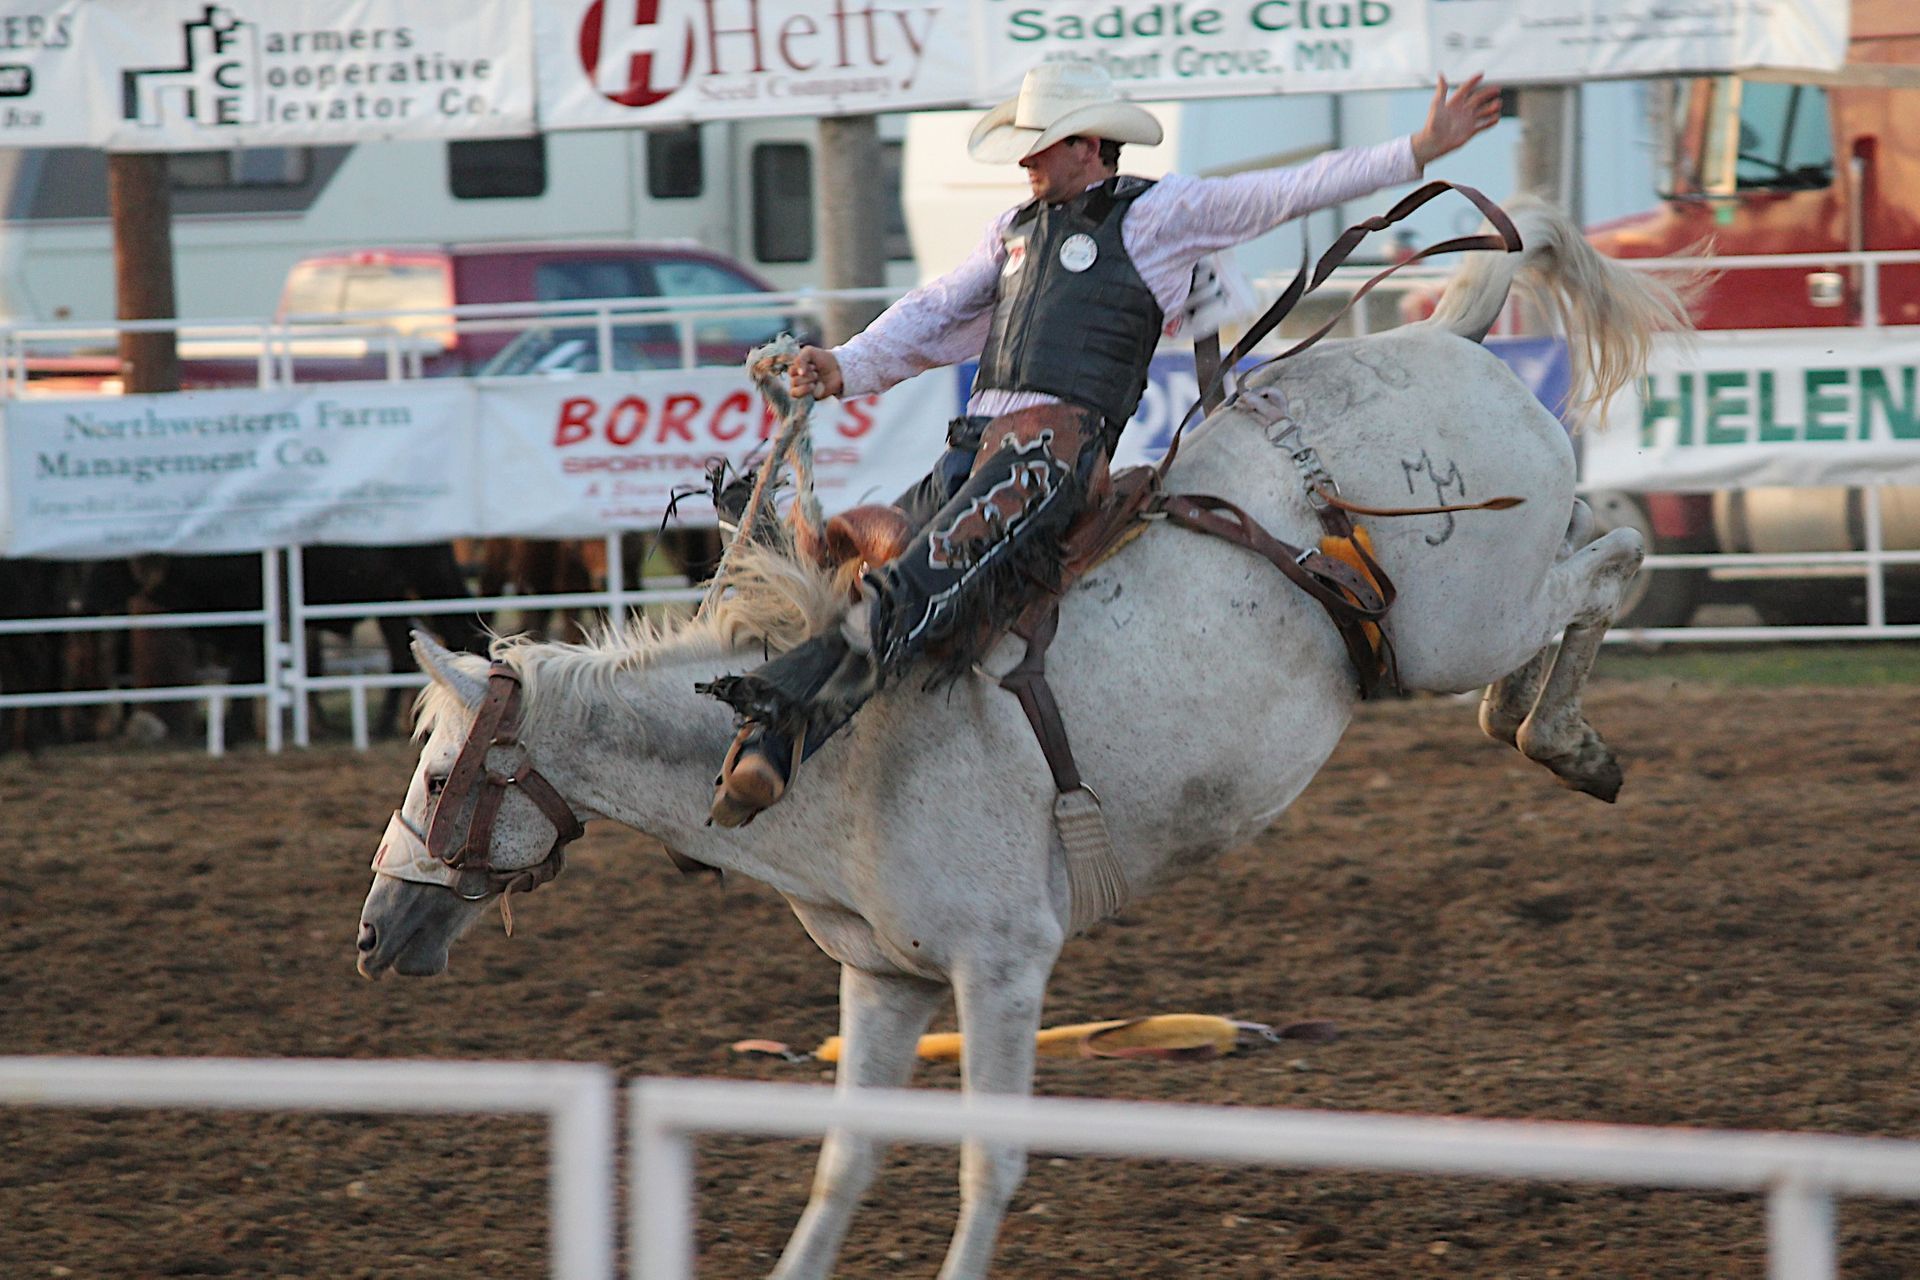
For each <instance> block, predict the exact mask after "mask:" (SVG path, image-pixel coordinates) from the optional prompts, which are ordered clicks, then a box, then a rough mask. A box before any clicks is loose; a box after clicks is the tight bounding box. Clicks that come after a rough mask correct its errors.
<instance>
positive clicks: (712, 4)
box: [534, 0, 975, 129]
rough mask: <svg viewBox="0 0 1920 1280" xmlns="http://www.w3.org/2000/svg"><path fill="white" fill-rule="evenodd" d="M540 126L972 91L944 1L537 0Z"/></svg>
mask: <svg viewBox="0 0 1920 1280" xmlns="http://www.w3.org/2000/svg"><path fill="white" fill-rule="evenodd" d="M534 24H535V40H536V56H537V58H538V60H539V81H540V119H541V123H542V125H543V127H545V128H547V129H594V128H606V127H609V126H622V125H662V124H678V123H682V122H685V121H691V120H724V119H729V118H736V117H744V116H831V115H851V114H856V113H864V112H878V111H911V110H914V109H916V108H920V107H940V106H959V105H962V104H964V103H966V102H968V101H969V100H971V99H972V98H973V96H974V93H975V88H974V83H973V56H972V54H973V44H972V38H971V36H972V28H971V24H970V23H969V21H968V14H967V6H966V5H964V4H956V3H952V0H824V2H823V0H543V3H541V4H539V5H538V6H536V9H535V16H534Z"/></svg>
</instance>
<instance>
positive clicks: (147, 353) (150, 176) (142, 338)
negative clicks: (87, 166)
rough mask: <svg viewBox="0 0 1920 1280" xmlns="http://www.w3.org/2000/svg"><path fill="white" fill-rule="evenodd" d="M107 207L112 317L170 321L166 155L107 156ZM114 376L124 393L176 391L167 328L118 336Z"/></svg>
mask: <svg viewBox="0 0 1920 1280" xmlns="http://www.w3.org/2000/svg"><path fill="white" fill-rule="evenodd" d="M107 207H108V211H109V212H110V213H111V215H112V218H113V284H114V299H115V302H114V314H115V315H116V316H118V317H119V318H120V319H122V320H171V319H173V318H174V316H175V311H174V293H173V231H172V224H173V200H172V194H171V192H170V190H169V188H168V184H167V155H166V153H165V152H163V151H161V152H138V153H136V152H115V153H113V154H111V155H109V156H108V157H107ZM120 376H121V378H122V380H123V382H124V384H125V389H126V391H127V392H128V393H129V394H134V393H138V392H145V391H178V390H179V389H180V354H179V343H178V335H177V334H175V333H174V332H173V331H172V330H166V331H163V332H157V333H123V334H121V335H120Z"/></svg>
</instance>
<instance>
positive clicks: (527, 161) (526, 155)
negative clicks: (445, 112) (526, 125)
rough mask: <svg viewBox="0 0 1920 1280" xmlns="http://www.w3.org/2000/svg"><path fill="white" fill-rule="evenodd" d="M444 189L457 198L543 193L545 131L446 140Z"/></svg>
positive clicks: (545, 180) (510, 197)
mask: <svg viewBox="0 0 1920 1280" xmlns="http://www.w3.org/2000/svg"><path fill="white" fill-rule="evenodd" d="M447 189H448V190H449V191H451V192H453V196H454V199H456V200H498V199H531V198H533V197H535V196H542V195H545V194H546V193H547V139H546V137H545V135H543V134H535V135H534V136H533V137H531V138H482V139H477V140H474V141H459V142H449V143H448V144H447Z"/></svg>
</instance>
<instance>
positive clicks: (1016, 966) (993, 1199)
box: [940, 929, 1061, 1280]
mask: <svg viewBox="0 0 1920 1280" xmlns="http://www.w3.org/2000/svg"><path fill="white" fill-rule="evenodd" d="M1060 943H1061V938H1060V937H1059V934H1058V931H1057V929H1056V930H1055V932H1054V934H1053V936H1052V940H1051V945H1036V946H1032V947H1020V946H1017V945H1013V944H1007V945H1005V946H1004V948H1003V949H999V950H996V951H995V952H994V953H993V954H991V955H988V956H985V957H982V958H981V959H980V961H979V963H977V964H974V965H969V966H967V967H965V968H964V969H961V970H959V971H957V972H956V973H955V974H954V982H953V994H954V1004H955V1007H956V1011H957V1012H958V1013H959V1015H960V1030H961V1033H962V1037H963V1038H962V1041H961V1071H962V1085H963V1087H964V1088H965V1090H966V1091H967V1092H968V1093H1009V1094H1018V1095H1021V1096H1025V1095H1028V1094H1031V1093H1032V1092H1033V1056H1034V1036H1035V1033H1036V1032H1038V1031H1039V1029H1040V1007H1041V1003H1042V1001H1043V1000H1044V999H1045V997H1046V991H1047V978H1048V976H1049V975H1050V974H1051V973H1052V972H1053V961H1054V958H1055V956H1057V955H1058V954H1059V950H1060ZM1026 1171H1027V1153H1026V1149H1025V1148H1023V1147H1011V1146H1002V1145H997V1144H994V1143H988V1142H979V1141H972V1142H967V1143H965V1144H964V1145H963V1146H962V1147H961V1148H960V1224H959V1226H958V1228H957V1229H956V1230H955V1231H954V1235H953V1243H952V1244H951V1245H949V1246H948V1248H947V1258H946V1262H945V1263H944V1264H942V1266H941V1268H940V1280H978V1278H979V1277H982V1276H985V1275H986V1274H987V1267H988V1265H989V1264H990V1263H991V1262H992V1261H993V1246H994V1240H995V1237H997V1236H998V1235H999V1232H1000V1222H1001V1219H1003V1218H1004V1217H1005V1216H1006V1212H1007V1203H1008V1201H1010V1200H1012V1199H1013V1193H1014V1191H1015V1189H1016V1188H1018V1187H1019V1185H1020V1179H1021V1178H1022V1177H1024V1176H1025V1174H1026Z"/></svg>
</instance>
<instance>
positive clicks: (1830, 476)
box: [1582, 329, 1920, 491]
mask: <svg viewBox="0 0 1920 1280" xmlns="http://www.w3.org/2000/svg"><path fill="white" fill-rule="evenodd" d="M1917 379H1920V338H1917V337H1912V336H1896V334H1895V332H1894V331H1892V330H1882V331H1880V332H1878V333H1870V332H1864V331H1855V330H1836V329H1820V330H1792V331H1789V330H1779V331H1775V332H1770V333H1754V334H1745V333H1741V334H1731V333H1702V334H1700V335H1699V336H1698V339H1697V342H1696V344H1695V346H1694V349H1693V350H1692V351H1691V352H1687V351H1684V350H1682V349H1680V348H1678V347H1676V346H1674V345H1672V344H1668V343H1663V344H1662V346H1661V347H1660V349H1659V351H1658V353H1657V355H1656V357H1655V361H1654V363H1653V365H1652V368H1651V371H1650V372H1649V373H1648V375H1647V376H1646V378H1645V379H1644V380H1642V382H1641V384H1640V388H1639V393H1638V394H1637V395H1635V394H1624V395H1622V396H1620V397H1619V399H1618V400H1616V401H1615V403H1614V405H1613V409H1612V412H1611V413H1610V414H1609V416H1608V423H1607V429H1606V430H1605V431H1603V432H1597V433H1592V434H1589V435H1587V436H1586V437H1585V455H1584V459H1583V467H1582V484H1583V486H1584V487H1586V488H1589V489H1626V490H1638V491H1646V490H1706V489H1745V488H1753V487H1758V486H1766V485H1785V486H1815V485H1920V387H1917V386H1916V380H1917Z"/></svg>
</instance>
